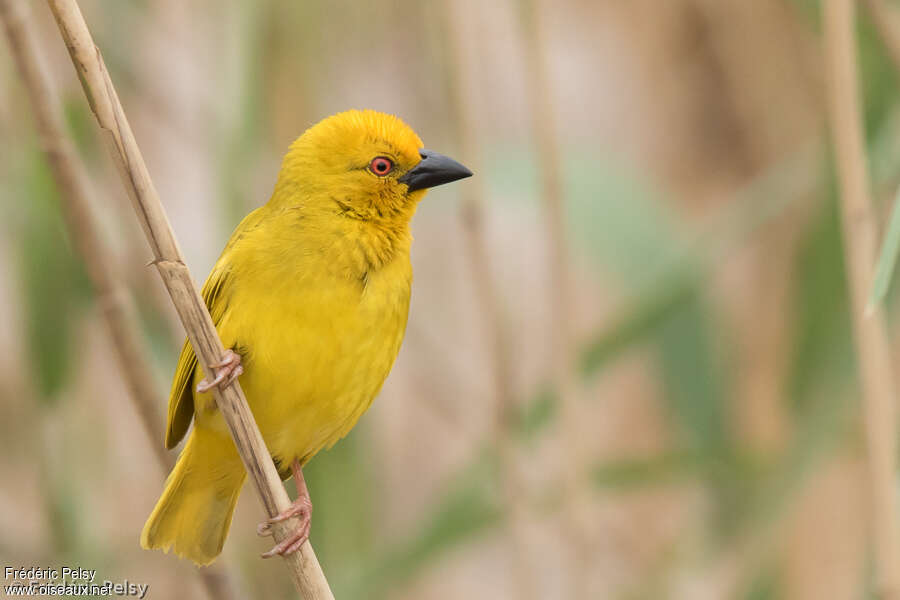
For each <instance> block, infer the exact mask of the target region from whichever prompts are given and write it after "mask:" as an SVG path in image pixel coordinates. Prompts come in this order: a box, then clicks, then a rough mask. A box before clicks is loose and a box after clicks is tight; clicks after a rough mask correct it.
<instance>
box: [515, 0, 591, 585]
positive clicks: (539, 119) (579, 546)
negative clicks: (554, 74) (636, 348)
mask: <svg viewBox="0 0 900 600" xmlns="http://www.w3.org/2000/svg"><path fill="white" fill-rule="evenodd" d="M542 4H543V3H542V2H541V0H530V1H529V2H528V3H526V11H527V13H528V14H527V19H526V28H527V32H528V35H527V37H526V40H525V44H524V46H525V48H526V51H527V60H526V64H527V66H528V73H527V77H526V78H525V79H526V82H527V86H528V87H527V91H528V97H529V98H530V100H531V111H530V112H531V126H532V132H533V135H534V143H535V150H536V160H535V164H536V165H537V166H536V169H535V170H536V172H537V174H538V179H539V181H540V200H541V204H542V207H543V212H544V226H545V232H546V237H547V252H548V259H547V268H548V274H549V282H548V283H549V285H548V292H549V301H550V302H549V304H550V315H551V318H550V321H549V323H550V331H549V332H548V338H549V340H550V343H549V347H550V351H551V353H552V356H553V365H552V366H553V379H554V383H555V387H556V392H557V395H558V398H559V403H560V415H561V419H560V421H561V429H560V441H561V444H562V449H563V450H564V452H565V454H566V456H565V457H564V461H563V463H562V465H561V473H560V474H561V476H562V478H563V488H564V493H565V497H566V501H567V503H568V506H569V510H568V511H566V513H565V517H566V518H565V522H564V525H565V527H566V529H567V537H568V538H569V541H570V543H571V545H572V549H573V552H574V559H575V560H574V561H573V563H572V569H571V570H572V575H573V578H572V582H573V587H574V589H573V590H572V594H571V595H572V596H573V597H579V598H581V597H587V595H588V590H587V586H588V581H587V580H588V574H589V570H590V566H589V563H588V561H589V559H588V552H589V542H588V540H587V538H586V536H585V531H584V528H583V525H582V523H581V522H580V521H579V511H580V510H581V509H582V505H583V502H584V493H585V491H584V487H585V486H584V485H583V475H582V474H583V473H584V472H585V470H586V465H587V461H586V460H585V457H584V456H582V454H583V452H584V450H583V448H582V445H581V440H580V436H579V433H578V432H579V431H580V430H581V429H582V427H581V424H580V423H579V414H580V411H579V408H578V406H577V402H578V394H579V392H580V390H579V386H578V382H577V380H576V376H575V370H574V369H575V364H576V356H575V342H576V340H575V339H574V338H575V336H574V322H573V311H574V308H575V301H574V287H573V281H572V274H571V271H570V266H569V255H568V242H567V236H566V206H565V193H564V190H563V173H562V159H561V157H560V152H559V146H558V142H557V139H556V131H557V130H556V119H555V117H554V113H553V99H552V97H551V89H552V87H551V82H550V77H549V73H548V68H547V60H548V56H547V42H546V34H545V32H544V24H543V23H542Z"/></svg>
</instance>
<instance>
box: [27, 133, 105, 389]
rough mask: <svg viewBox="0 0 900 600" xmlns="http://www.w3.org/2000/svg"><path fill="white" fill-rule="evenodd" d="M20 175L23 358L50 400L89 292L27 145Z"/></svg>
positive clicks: (43, 170)
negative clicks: (26, 352) (25, 347)
mask: <svg viewBox="0 0 900 600" xmlns="http://www.w3.org/2000/svg"><path fill="white" fill-rule="evenodd" d="M27 156H30V157H31V158H30V160H29V161H28V163H27V168H28V170H27V172H26V173H25V174H24V176H23V179H22V187H21V188H20V189H23V190H24V191H25V193H24V198H23V201H22V202H21V208H22V209H23V217H24V222H23V223H22V227H21V236H20V237H19V244H20V248H19V260H20V274H21V278H22V287H21V289H22V292H23V294H24V299H23V300H24V302H23V306H24V307H25V310H26V324H27V332H28V338H27V340H28V349H29V352H30V355H31V360H30V361H29V364H30V365H31V366H32V368H33V369H34V380H35V382H36V383H37V385H38V392H39V393H40V397H41V398H44V399H47V400H52V399H54V398H55V396H56V394H57V393H58V392H59V391H60V390H61V389H62V388H63V386H64V384H65V382H66V378H67V377H68V376H69V375H70V373H71V369H72V365H71V363H72V358H73V354H72V350H73V349H72V329H73V327H75V326H76V324H77V323H78V321H79V320H80V316H81V314H82V311H83V310H84V309H85V307H86V306H87V300H88V299H89V297H90V285H89V283H88V279H87V275H86V274H85V271H84V267H83V265H82V263H81V261H79V260H78V258H77V257H76V256H75V255H74V253H73V250H72V248H71V246H70V244H69V240H68V235H67V234H66V229H65V226H64V224H63V218H62V214H61V212H60V206H59V197H58V195H57V193H56V189H55V188H54V186H53V179H52V178H51V177H50V174H49V172H48V170H47V166H46V164H45V163H44V160H43V155H41V154H40V153H38V151H37V150H36V149H32V150H31V151H30V152H29V153H28V154H27Z"/></svg>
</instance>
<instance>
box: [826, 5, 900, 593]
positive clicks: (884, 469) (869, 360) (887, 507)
mask: <svg viewBox="0 0 900 600" xmlns="http://www.w3.org/2000/svg"><path fill="white" fill-rule="evenodd" d="M823 11H824V12H823V22H824V35H825V65H826V73H827V83H828V88H827V89H828V109H829V119H830V125H831V135H832V140H833V145H834V152H835V158H836V163H837V174H838V180H839V183H840V196H841V222H842V230H843V238H844V253H845V257H846V262H847V266H848V277H849V287H850V297H851V309H852V311H853V329H854V337H855V343H856V355H857V363H858V365H859V370H860V377H861V381H862V395H863V398H862V401H863V402H862V403H863V413H864V421H865V429H866V446H867V450H868V465H869V478H870V481H871V486H872V487H871V490H870V496H871V502H872V516H871V531H872V536H873V539H874V550H875V566H876V585H877V591H878V593H879V594H880V595H879V597H880V598H885V599H891V600H896V599H898V598H900V537H898V533H900V531H898V521H897V510H896V507H897V505H896V481H895V473H896V472H897V430H896V427H897V420H896V408H895V405H894V402H895V387H894V378H893V373H892V372H891V358H890V347H889V345H888V339H887V333H886V329H885V322H884V314H883V312H882V310H881V308H880V307H878V306H876V307H875V308H874V310H873V311H872V313H871V314H869V315H866V314H865V310H866V299H867V297H868V293H869V289H870V287H871V283H872V277H873V276H874V271H875V261H876V260H877V251H878V249H877V244H878V229H877V225H876V222H875V211H874V209H873V206H872V199H871V195H870V192H869V181H868V174H867V172H866V156H865V139H864V133H863V127H862V119H861V113H860V110H861V107H860V97H859V96H860V93H859V84H858V81H859V74H858V71H857V57H856V39H855V20H856V15H855V7H854V0H826V2H825V3H824V8H823Z"/></svg>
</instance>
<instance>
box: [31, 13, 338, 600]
mask: <svg viewBox="0 0 900 600" xmlns="http://www.w3.org/2000/svg"><path fill="white" fill-rule="evenodd" d="M48 3H49V4H50V8H51V9H52V10H53V15H54V17H55V18H56V22H57V25H58V26H59V31H60V34H61V35H62V37H63V40H65V43H66V47H67V48H68V50H69V54H70V56H71V58H72V62H73V64H74V66H75V69H76V71H77V72H78V75H79V78H80V80H81V83H82V87H83V88H84V92H85V94H86V95H87V98H88V101H89V102H90V105H91V109H92V110H93V111H94V115H95V116H96V118H97V121H98V123H99V125H100V127H101V128H102V129H103V132H104V134H105V138H106V141H107V142H108V145H109V149H110V152H111V154H112V156H113V158H114V160H115V162H116V165H117V166H118V168H119V172H120V175H121V176H122V179H123V182H124V183H125V187H126V189H127V191H128V193H129V196H130V197H131V199H132V202H133V204H134V209H135V211H136V213H137V215H138V218H139V220H140V222H141V226H142V227H143V229H144V233H145V234H146V236H147V240H148V242H149V243H150V248H151V250H152V251H153V257H154V261H153V262H154V264H155V265H156V267H157V270H158V271H159V274H160V276H161V277H162V279H163V283H164V284H165V286H166V289H167V290H168V292H169V295H170V297H171V298H172V302H173V304H174V305H175V308H176V310H177V312H178V316H179V317H180V319H181V322H182V324H183V325H184V327H185V329H186V330H187V334H188V338H189V339H190V341H191V344H192V346H193V347H194V352H195V353H196V355H197V357H198V359H199V361H200V364H201V365H202V366H203V369H204V370H205V371H206V372H207V373H211V372H212V371H213V368H212V365H214V364H217V363H218V362H219V361H220V360H221V359H222V356H223V354H224V352H225V349H224V347H223V346H222V342H221V340H220V339H219V337H218V335H217V334H216V329H215V326H214V325H213V322H212V318H211V317H210V315H209V311H208V310H207V308H206V305H205V304H204V302H203V299H202V298H201V297H200V293H199V291H198V288H197V285H196V283H195V282H194V280H193V278H192V277H191V275H190V272H189V271H188V268H187V266H186V265H185V264H184V259H183V257H182V255H181V250H180V249H179V247H178V243H177V241H176V240H175V236H174V234H173V232H172V228H171V226H170V225H169V221H168V218H167V216H166V214H165V212H164V210H163V207H162V204H161V203H160V200H159V197H158V195H157V193H156V189H155V188H154V186H153V182H152V181H151V179H150V174H149V172H148V171H147V166H146V164H145V163H144V159H143V156H142V155H141V152H140V149H139V148H138V145H137V142H136V141H135V139H134V134H133V133H132V131H131V126H130V125H129V123H128V119H127V118H126V116H125V112H124V110H123V109H122V105H121V103H120V102H119V97H118V95H117V94H116V91H115V88H114V87H113V84H112V81H111V80H110V78H109V73H108V72H107V70H106V65H105V64H104V62H103V58H102V56H101V54H100V50H99V49H98V48H97V47H96V45H95V44H94V42H93V39H92V38H91V35H90V32H89V31H88V28H87V24H86V23H85V22H84V17H83V16H82V14H81V10H80V9H79V7H78V3H77V2H76V0H48ZM215 397H216V403H217V404H218V407H219V410H220V411H221V412H222V415H223V416H224V417H225V421H226V422H227V423H228V427H229V430H230V431H231V435H232V437H233V439H234V442H235V445H236V447H237V450H238V453H239V454H240V456H241V459H242V460H243V462H244V466H245V467H246V468H247V471H248V473H249V474H250V479H251V480H252V482H253V485H254V488H255V489H256V491H257V493H258V495H259V498H260V501H261V502H262V504H263V507H264V509H265V511H266V514H267V515H268V516H270V517H274V516H275V515H277V514H278V513H280V512H282V511H283V510H285V509H287V508H288V507H289V505H290V499H289V498H288V495H287V492H285V489H284V486H283V485H282V483H281V479H280V477H279V476H278V473H277V471H276V469H275V465H274V463H273V462H272V459H271V455H270V454H269V451H268V450H267V449H266V446H265V442H264V441H263V438H262V435H261V434H260V432H259V428H258V427H257V425H256V422H255V421H254V420H253V416H252V414H251V413H250V409H249V407H248V406H247V401H246V398H245V397H244V393H243V391H242V390H241V387H240V384H239V383H238V382H235V383H234V384H232V385H230V386H228V387H226V388H224V389H218V388H217V389H216V390H215ZM295 527H296V520H295V519H291V520H289V521H286V522H283V523H278V524H276V525H275V526H274V527H273V530H274V537H275V540H276V541H281V540H283V539H284V538H286V537H287V536H288V535H289V534H290V533H291V532H292V531H293V529H294V528H295ZM285 562H286V564H287V565H288V568H289V571H290V574H291V578H292V580H293V581H294V584H295V586H296V587H297V590H298V591H299V592H300V594H301V595H302V597H303V598H305V599H306V600H320V599H333V595H332V593H331V590H330V588H329V587H328V582H327V581H326V579H325V575H324V574H323V573H322V569H321V567H320V566H319V561H318V559H317V558H316V555H315V553H314V552H313V549H312V546H311V545H310V544H309V542H307V543H305V544H304V545H303V547H302V548H301V549H300V551H299V552H296V553H294V554H291V555H289V556H286V557H285Z"/></svg>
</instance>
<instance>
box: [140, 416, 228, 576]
mask: <svg viewBox="0 0 900 600" xmlns="http://www.w3.org/2000/svg"><path fill="white" fill-rule="evenodd" d="M245 477H246V471H245V470H244V466H243V465H242V464H241V460H240V457H238V454H237V451H236V450H235V448H234V443H233V442H232V441H231V439H229V438H228V437H227V436H223V435H221V434H219V433H216V432H213V431H208V430H204V429H200V430H198V429H197V428H196V427H195V428H194V430H193V432H191V436H190V438H189V439H188V441H187V444H186V445H185V447H184V450H183V451H182V452H181V456H179V457H178V463H177V464H176V465H175V468H174V469H173V470H172V473H171V474H170V475H169V478H168V479H167V480H166V489H165V491H164V492H163V494H162V496H161V497H160V499H159V502H157V503H156V508H154V509H153V512H152V513H151V514H150V518H148V519H147V523H146V524H145V525H144V531H143V532H142V533H141V546H142V547H143V548H146V549H148V550H149V549H160V550H162V551H164V552H168V551H169V550H170V549H172V550H174V552H175V554H177V555H178V556H181V557H183V558H189V559H191V560H192V561H194V562H195V563H197V564H198V565H208V564H209V563H211V562H212V561H213V560H214V559H215V558H216V557H217V556H218V555H219V553H220V552H222V545H223V544H224V543H225V536H227V535H228V528H229V526H230V525H231V517H232V515H233V514H234V505H235V504H236V503H237V499H238V495H240V493H241V486H242V485H243V483H244V478H245Z"/></svg>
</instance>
